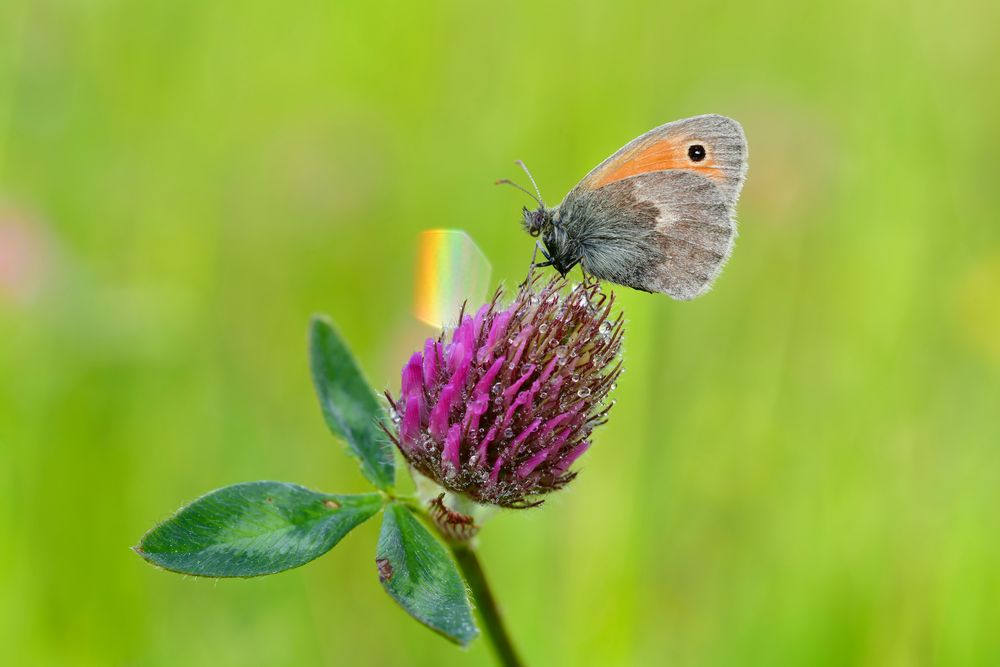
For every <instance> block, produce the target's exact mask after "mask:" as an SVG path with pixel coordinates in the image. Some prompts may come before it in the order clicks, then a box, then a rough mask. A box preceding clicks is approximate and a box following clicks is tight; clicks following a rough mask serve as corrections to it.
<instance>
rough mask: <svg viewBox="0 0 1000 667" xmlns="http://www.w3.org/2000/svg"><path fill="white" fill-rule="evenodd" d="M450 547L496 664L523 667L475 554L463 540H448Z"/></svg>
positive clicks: (470, 546)
mask: <svg viewBox="0 0 1000 667" xmlns="http://www.w3.org/2000/svg"><path fill="white" fill-rule="evenodd" d="M451 550H452V553H454V554H455V560H456V561H457V562H458V567H459V568H460V569H461V570H462V574H464V575H465V581H466V582H467V583H468V584H469V588H470V589H472V597H473V599H474V600H475V602H476V611H477V612H478V613H479V618H480V620H481V621H482V624H483V627H484V628H485V630H486V636H487V637H489V640H490V643H491V644H492V645H493V650H494V651H496V654H497V658H498V659H499V660H500V664H501V665H503V667H524V663H522V662H521V659H520V658H518V657H517V651H515V650H514V644H513V643H512V642H511V640H510V635H508V634H507V628H506V627H505V626H504V623H503V618H502V617H501V616H500V609H499V607H497V601H496V598H494V597H493V592H492V591H491V590H490V585H489V583H487V581H486V574H485V573H484V572H483V566H482V565H480V564H479V557H478V556H476V552H475V550H474V549H473V548H472V545H470V544H469V543H467V542H465V543H461V544H455V543H452V545H451Z"/></svg>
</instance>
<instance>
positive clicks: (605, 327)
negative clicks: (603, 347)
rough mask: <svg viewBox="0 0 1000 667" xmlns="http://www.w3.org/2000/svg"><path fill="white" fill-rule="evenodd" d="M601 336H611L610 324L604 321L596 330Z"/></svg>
mask: <svg viewBox="0 0 1000 667" xmlns="http://www.w3.org/2000/svg"><path fill="white" fill-rule="evenodd" d="M597 330H598V331H599V332H600V334H601V335H602V336H609V335H610V334H611V322H608V321H607V320H604V321H603V322H601V326H600V327H598V328H597Z"/></svg>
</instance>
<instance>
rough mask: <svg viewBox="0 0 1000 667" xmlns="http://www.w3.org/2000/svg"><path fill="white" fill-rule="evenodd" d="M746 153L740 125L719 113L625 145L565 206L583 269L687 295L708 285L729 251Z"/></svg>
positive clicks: (694, 294)
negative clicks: (579, 248) (577, 241)
mask: <svg viewBox="0 0 1000 667" xmlns="http://www.w3.org/2000/svg"><path fill="white" fill-rule="evenodd" d="M692 146H700V147H701V149H700V150H699V151H691V147H692ZM746 155H747V148H746V139H745V137H744V135H743V129H742V128H741V127H740V125H739V123H737V122H736V121H734V120H731V119H729V118H726V117H724V116H716V115H708V116H697V117H695V118H688V119H685V120H679V121H675V122H673V123H668V124H666V125H663V126H661V127H658V128H656V129H654V130H651V131H649V132H647V133H646V134H644V135H642V136H641V137H639V138H638V139H635V140H634V141H632V142H630V143H629V144H627V145H626V146H625V147H623V148H622V149H620V150H619V151H618V152H616V153H615V154H614V155H612V156H611V157H609V158H608V159H607V160H605V161H604V162H602V163H601V164H600V165H598V166H597V167H596V168H595V169H594V170H593V171H591V172H590V174H588V175H587V176H586V177H585V178H584V179H583V180H582V181H581V182H580V184H579V185H577V187H576V188H574V189H573V191H572V192H571V193H570V194H569V195H567V197H566V200H565V201H564V202H563V204H562V205H561V206H560V207H559V208H560V209H562V213H563V214H564V215H563V216H561V217H563V218H564V219H565V220H566V222H567V224H568V226H570V227H571V229H572V231H573V232H574V233H575V235H576V236H577V238H578V240H579V243H580V247H581V255H582V258H581V261H582V263H583V265H584V268H585V269H586V270H587V271H589V272H590V273H592V274H593V275H595V276H597V277H598V278H602V279H604V280H610V281H611V282H615V283H619V284H622V285H627V286H630V287H634V288H636V289H641V290H645V291H647V292H663V293H665V294H668V295H670V296H671V297H673V298H675V299H680V300H688V299H693V298H695V297H697V296H699V295H701V294H703V293H704V292H706V291H707V290H708V289H709V288H710V287H711V285H712V283H713V282H714V281H715V278H716V277H717V276H718V275H719V273H720V272H721V271H722V267H723V265H724V264H725V262H726V260H727V259H728V258H729V255H730V253H731V252H732V247H733V241H734V240H735V238H736V223H735V219H734V214H735V209H736V200H737V199H738V197H739V194H740V190H741V189H742V187H743V180H744V178H745V177H746V171H747V163H746ZM692 157H696V158H700V159H692Z"/></svg>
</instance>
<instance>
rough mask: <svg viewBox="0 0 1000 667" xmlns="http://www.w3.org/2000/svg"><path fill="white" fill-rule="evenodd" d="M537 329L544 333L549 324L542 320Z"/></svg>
mask: <svg viewBox="0 0 1000 667" xmlns="http://www.w3.org/2000/svg"><path fill="white" fill-rule="evenodd" d="M538 330H539V331H541V332H542V333H545V332H546V331H548V330H549V325H548V324H547V323H545V322H542V323H541V324H539V325H538Z"/></svg>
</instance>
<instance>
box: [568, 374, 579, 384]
mask: <svg viewBox="0 0 1000 667" xmlns="http://www.w3.org/2000/svg"><path fill="white" fill-rule="evenodd" d="M570 380H572V381H573V382H579V381H580V376H579V375H578V374H577V373H573V375H572V376H571V377H570Z"/></svg>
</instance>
